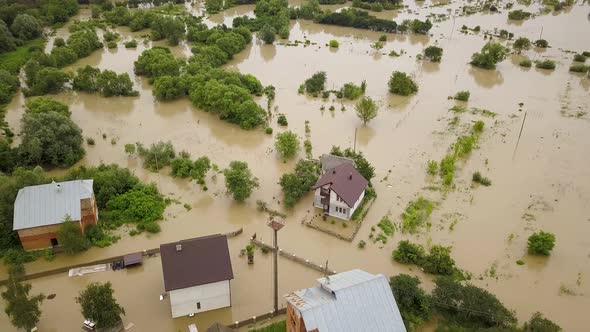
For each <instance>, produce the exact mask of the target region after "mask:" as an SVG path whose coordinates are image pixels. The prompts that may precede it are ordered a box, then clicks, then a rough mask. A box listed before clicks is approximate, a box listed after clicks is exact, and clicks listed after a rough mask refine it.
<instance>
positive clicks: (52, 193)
mask: <svg viewBox="0 0 590 332" xmlns="http://www.w3.org/2000/svg"><path fill="white" fill-rule="evenodd" d="M93 182H94V181H93V180H74V181H66V182H58V183H56V182H52V183H49V184H42V185H39V186H31V187H24V188H22V189H21V190H19V191H18V194H17V195H16V201H15V202H14V223H13V227H12V228H13V229H14V230H19V229H25V228H32V227H39V226H47V225H54V224H59V223H62V222H63V220H64V218H65V217H66V215H69V216H70V218H72V220H80V218H81V211H80V200H81V199H85V198H90V197H92V193H93V190H92V184H93Z"/></svg>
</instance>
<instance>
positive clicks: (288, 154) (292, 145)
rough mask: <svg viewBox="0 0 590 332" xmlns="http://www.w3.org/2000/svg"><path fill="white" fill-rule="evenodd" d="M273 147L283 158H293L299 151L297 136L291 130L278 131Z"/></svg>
mask: <svg viewBox="0 0 590 332" xmlns="http://www.w3.org/2000/svg"><path fill="white" fill-rule="evenodd" d="M275 149H277V151H278V152H279V154H280V155H281V157H283V158H285V159H289V158H293V157H295V155H296V154H297V151H299V138H298V137H297V135H296V134H295V133H294V132H292V131H290V130H289V131H286V132H284V133H280V134H278V135H277V137H276V141H275Z"/></svg>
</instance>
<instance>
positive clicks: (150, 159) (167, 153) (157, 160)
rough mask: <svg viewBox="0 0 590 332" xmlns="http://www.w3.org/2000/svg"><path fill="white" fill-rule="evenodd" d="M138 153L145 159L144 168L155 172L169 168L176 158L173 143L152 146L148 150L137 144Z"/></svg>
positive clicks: (160, 143) (159, 143)
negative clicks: (165, 167)
mask: <svg viewBox="0 0 590 332" xmlns="http://www.w3.org/2000/svg"><path fill="white" fill-rule="evenodd" d="M137 152H138V153H139V156H140V157H142V158H143V167H144V168H148V169H150V170H151V171H154V172H155V171H158V170H160V169H162V168H163V167H164V166H169V165H170V164H171V162H172V160H173V159H174V157H175V156H176V153H175V152H174V147H173V146H172V143H171V142H162V141H160V142H158V143H155V144H152V145H151V146H150V147H149V148H148V149H146V148H145V147H144V146H143V144H141V143H137Z"/></svg>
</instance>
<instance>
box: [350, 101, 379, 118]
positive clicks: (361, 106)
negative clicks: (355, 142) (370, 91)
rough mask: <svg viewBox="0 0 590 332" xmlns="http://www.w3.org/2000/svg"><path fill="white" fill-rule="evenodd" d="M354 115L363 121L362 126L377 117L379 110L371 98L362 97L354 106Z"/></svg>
mask: <svg viewBox="0 0 590 332" xmlns="http://www.w3.org/2000/svg"><path fill="white" fill-rule="evenodd" d="M355 110H356V115H357V116H358V117H359V118H360V119H361V120H363V123H364V124H367V122H369V121H371V120H372V119H374V118H375V117H376V116H377V113H378V112H379V108H378V107H377V104H376V103H375V101H374V100H373V99H371V97H363V98H362V99H361V100H360V101H359V102H358V103H357V104H356V105H355Z"/></svg>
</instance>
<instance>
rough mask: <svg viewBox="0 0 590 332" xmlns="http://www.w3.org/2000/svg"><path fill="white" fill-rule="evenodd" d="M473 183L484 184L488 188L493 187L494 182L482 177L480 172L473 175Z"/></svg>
mask: <svg viewBox="0 0 590 332" xmlns="http://www.w3.org/2000/svg"><path fill="white" fill-rule="evenodd" d="M472 181H473V182H477V183H479V184H482V185H484V186H486V187H487V186H491V185H492V181H491V180H490V179H488V178H486V177H485V176H483V175H481V173H479V172H475V173H473V177H472Z"/></svg>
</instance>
